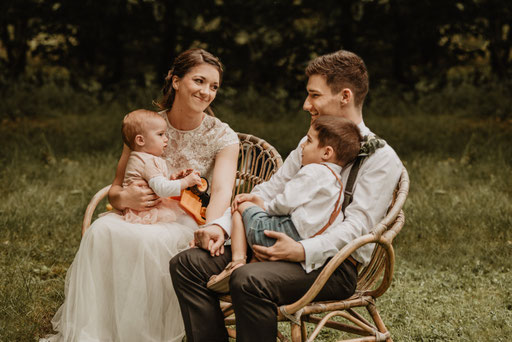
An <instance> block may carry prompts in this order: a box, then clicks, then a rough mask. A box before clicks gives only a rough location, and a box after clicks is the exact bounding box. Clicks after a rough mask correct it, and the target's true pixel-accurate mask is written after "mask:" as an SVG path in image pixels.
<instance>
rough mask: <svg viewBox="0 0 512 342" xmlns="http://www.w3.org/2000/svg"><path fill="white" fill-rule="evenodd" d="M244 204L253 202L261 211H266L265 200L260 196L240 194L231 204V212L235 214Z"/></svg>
mask: <svg viewBox="0 0 512 342" xmlns="http://www.w3.org/2000/svg"><path fill="white" fill-rule="evenodd" d="M244 202H252V203H254V204H256V205H257V206H258V207H260V208H261V209H264V206H265V204H264V202H263V200H262V199H261V198H260V197H259V196H256V195H253V194H239V195H236V197H235V198H234V199H233V203H231V212H235V211H236V210H237V209H238V206H239V205H240V204H241V203H244Z"/></svg>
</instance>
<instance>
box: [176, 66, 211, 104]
mask: <svg viewBox="0 0 512 342" xmlns="http://www.w3.org/2000/svg"><path fill="white" fill-rule="evenodd" d="M219 85H220V76H219V71H218V70H217V68H215V67H214V66H213V65H210V64H206V63H203V64H199V65H197V66H195V67H193V68H192V69H190V71H189V72H188V73H186V74H185V76H183V78H178V77H177V76H175V77H174V79H173V84H172V86H173V88H174V90H175V91H176V97H175V100H174V101H175V102H178V103H179V105H180V106H185V107H188V109H190V110H191V111H193V112H200V113H202V112H204V111H205V110H206V108H208V106H209V105H210V103H212V101H213V100H214V99H215V96H216V95H217V89H218V88H219Z"/></svg>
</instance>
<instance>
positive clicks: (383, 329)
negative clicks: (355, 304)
mask: <svg viewBox="0 0 512 342" xmlns="http://www.w3.org/2000/svg"><path fill="white" fill-rule="evenodd" d="M366 309H367V310H368V312H369V313H370V315H371V316H372V318H373V321H374V322H375V325H376V326H377V328H378V329H379V332H381V333H382V334H387V337H386V338H385V341H386V342H393V339H392V338H391V334H390V333H389V331H388V329H387V328H386V326H385V325H384V322H383V321H382V318H381V317H380V315H379V312H378V311H377V307H376V306H375V304H373V303H370V304H368V305H367V306H366ZM377 341H383V340H377Z"/></svg>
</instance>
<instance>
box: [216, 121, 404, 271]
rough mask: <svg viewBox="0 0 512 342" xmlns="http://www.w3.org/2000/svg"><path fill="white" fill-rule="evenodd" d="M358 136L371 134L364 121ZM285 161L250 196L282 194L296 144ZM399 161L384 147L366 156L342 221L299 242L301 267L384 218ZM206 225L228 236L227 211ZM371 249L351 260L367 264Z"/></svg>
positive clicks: (317, 262)
mask: <svg viewBox="0 0 512 342" xmlns="http://www.w3.org/2000/svg"><path fill="white" fill-rule="evenodd" d="M358 127H359V130H360V131H361V135H363V136H366V135H368V134H372V133H371V132H370V130H369V129H368V128H367V127H366V126H365V124H364V122H362V121H361V123H360V124H359V125H358ZM305 139H306V137H304V138H303V139H302V140H301V141H300V142H299V145H298V146H297V148H296V149H295V150H293V151H292V152H291V153H290V155H289V156H288V157H287V158H286V160H285V162H284V164H283V165H282V166H281V167H280V168H279V170H277V172H276V173H275V174H274V175H273V176H272V178H271V179H270V180H268V181H267V182H264V183H261V184H259V185H257V186H255V187H254V189H253V190H252V191H251V193H252V194H255V195H257V196H259V197H260V198H261V199H262V200H263V201H264V202H270V201H271V200H272V199H273V198H275V197H276V196H277V195H278V194H280V193H282V192H283V191H284V187H285V185H286V183H287V182H288V181H290V179H292V178H293V177H294V176H295V175H296V174H297V172H299V170H300V168H301V159H302V156H301V155H302V153H301V147H300V144H301V143H302V142H303V141H304V140H305ZM351 168H352V165H349V166H347V167H344V168H343V170H342V172H341V181H342V183H343V184H346V182H347V179H348V175H349V173H350V169H351ZM402 168H403V165H402V162H401V161H400V159H399V158H398V156H397V154H396V153H395V151H394V150H393V149H392V148H391V147H390V146H389V145H388V144H386V145H385V146H384V147H382V148H379V149H377V150H376V151H375V153H374V154H372V155H371V156H370V157H368V158H366V159H365V160H364V162H363V163H362V164H361V166H360V168H359V172H358V175H357V178H356V181H355V184H354V190H353V196H352V202H351V203H350V204H349V205H348V206H347V207H346V209H345V219H344V220H343V222H335V224H333V225H332V226H331V227H330V229H328V230H326V231H325V232H324V233H323V234H320V235H318V236H315V237H312V238H309V239H305V240H302V241H299V243H301V244H302V246H303V247H304V251H305V260H304V262H302V267H303V268H304V270H305V271H306V272H308V273H309V272H311V271H313V270H315V269H317V268H319V267H322V266H323V265H324V264H325V262H326V261H327V259H328V258H330V257H333V256H334V255H335V254H336V253H337V252H338V251H339V250H340V249H341V248H343V247H344V246H345V245H347V244H349V243H350V242H352V241H353V240H355V239H356V238H358V237H361V236H363V235H365V234H368V233H369V232H370V231H371V229H372V228H373V227H374V226H375V225H376V224H377V223H378V222H379V221H380V220H381V219H382V218H383V217H384V215H385V214H386V210H387V208H388V207H389V205H390V203H391V200H392V197H393V191H394V189H395V187H396V184H397V183H398V180H399V178H400V174H401V172H402ZM210 224H218V225H219V226H221V227H222V228H223V229H224V231H226V233H227V234H228V235H229V234H230V233H231V212H230V208H228V209H227V210H226V212H225V213H224V215H223V216H222V217H220V218H219V219H217V220H215V221H213V222H211V223H210ZM320 228H321V227H320ZM373 249H374V244H367V245H365V246H363V247H360V248H359V249H358V250H356V251H355V252H354V253H352V257H353V258H354V259H356V260H357V261H358V262H360V263H362V264H363V265H366V264H368V262H369V261H370V259H371V255H372V252H373Z"/></svg>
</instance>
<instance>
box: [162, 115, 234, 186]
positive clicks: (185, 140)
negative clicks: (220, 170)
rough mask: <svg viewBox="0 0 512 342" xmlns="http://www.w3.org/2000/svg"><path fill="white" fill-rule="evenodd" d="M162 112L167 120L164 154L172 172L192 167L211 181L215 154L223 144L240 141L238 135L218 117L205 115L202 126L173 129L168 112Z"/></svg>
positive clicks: (224, 145)
mask: <svg viewBox="0 0 512 342" xmlns="http://www.w3.org/2000/svg"><path fill="white" fill-rule="evenodd" d="M159 114H160V115H162V117H163V118H164V119H165V121H166V122H167V136H168V137H169V142H168V143H167V148H166V149H165V151H164V154H163V155H162V158H164V159H165V160H166V162H167V167H168V168H169V170H170V172H171V173H175V172H178V171H180V170H183V169H187V168H192V169H195V170H197V171H199V172H200V173H201V176H203V177H205V178H206V179H208V181H209V182H210V183H211V180H212V174H213V166H214V165H215V156H216V155H217V153H218V152H219V151H221V150H222V149H223V148H224V147H226V146H229V145H234V144H238V136H237V134H236V133H235V132H234V131H233V130H232V129H231V128H230V127H229V126H228V125H227V124H226V123H224V122H222V121H220V120H219V119H217V118H215V117H213V116H210V115H205V117H204V119H203V122H202V123H201V125H199V127H197V128H195V129H193V130H190V131H181V130H178V129H176V128H174V127H173V126H172V125H171V123H170V122H169V120H168V118H167V114H166V112H160V113H159Z"/></svg>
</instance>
